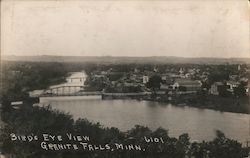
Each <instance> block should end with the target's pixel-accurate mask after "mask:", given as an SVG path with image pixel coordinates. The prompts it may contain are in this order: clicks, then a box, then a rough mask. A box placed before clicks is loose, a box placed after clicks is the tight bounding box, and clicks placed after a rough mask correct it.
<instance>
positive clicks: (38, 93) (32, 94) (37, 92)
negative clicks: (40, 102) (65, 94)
mask: <svg viewBox="0 0 250 158" xmlns="http://www.w3.org/2000/svg"><path fill="white" fill-rule="evenodd" d="M43 93H45V91H44V90H33V91H31V92H29V96H30V97H31V98H35V97H39V96H41V95H42V94H43Z"/></svg>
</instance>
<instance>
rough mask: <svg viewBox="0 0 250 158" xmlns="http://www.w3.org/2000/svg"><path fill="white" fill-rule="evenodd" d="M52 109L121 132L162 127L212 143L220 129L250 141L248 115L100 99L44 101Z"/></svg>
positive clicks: (232, 136) (234, 136)
mask: <svg viewBox="0 0 250 158" xmlns="http://www.w3.org/2000/svg"><path fill="white" fill-rule="evenodd" d="M43 102H47V103H50V105H51V106H52V108H53V109H58V110H61V111H64V112H67V113H70V114H72V116H73V118H74V119H78V118H87V119H88V120H90V121H93V122H100V123H101V124H102V125H103V126H106V127H117V128H119V129H120V130H122V131H126V130H129V129H131V128H133V127H134V125H136V124H138V125H143V126H147V127H149V128H150V129H152V130H155V129H157V128H158V127H163V128H165V129H168V130H169V135H170V136H174V137H178V136H179V135H180V134H183V133H188V134H189V135H190V137H191V139H192V140H197V141H201V140H212V139H213V138H214V137H215V130H221V131H222V132H224V133H225V135H226V136H227V137H229V138H232V139H236V140H238V141H240V142H244V141H246V139H248V138H249V115H247V114H238V113H230V112H219V111H215V110H209V109H198V108H193V107H188V106H185V107H177V106H173V105H171V104H168V103H158V102H152V101H137V100H102V99H101V98H98V97H84V98H81V97H80V98H79V97H78V98H75V99H72V97H63V99H58V98H56V97H54V98H53V99H48V100H46V98H43Z"/></svg>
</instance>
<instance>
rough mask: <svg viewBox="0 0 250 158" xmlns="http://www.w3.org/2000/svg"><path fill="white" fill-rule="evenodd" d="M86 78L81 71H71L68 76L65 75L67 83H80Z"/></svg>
mask: <svg viewBox="0 0 250 158" xmlns="http://www.w3.org/2000/svg"><path fill="white" fill-rule="evenodd" d="M85 80H86V75H85V73H84V72H82V73H72V75H71V76H70V77H67V83H81V84H84V82H85Z"/></svg>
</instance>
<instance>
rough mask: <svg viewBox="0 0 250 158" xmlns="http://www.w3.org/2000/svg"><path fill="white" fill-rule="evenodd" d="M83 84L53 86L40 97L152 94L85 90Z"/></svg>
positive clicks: (146, 93) (145, 93)
mask: <svg viewBox="0 0 250 158" xmlns="http://www.w3.org/2000/svg"><path fill="white" fill-rule="evenodd" d="M83 90H84V86H83V85H79V84H78V85H77V84H62V85H57V86H52V87H50V88H48V89H46V90H44V91H43V92H42V93H41V94H40V95H38V97H57V96H97V95H100V96H102V97H136V96H145V95H149V94H151V92H140V93H105V92H102V91H88V92H87V91H83Z"/></svg>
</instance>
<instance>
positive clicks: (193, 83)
mask: <svg viewBox="0 0 250 158" xmlns="http://www.w3.org/2000/svg"><path fill="white" fill-rule="evenodd" d="M86 72H87V74H88V77H87V79H86V81H85V88H84V91H102V92H104V93H108V94H110V93H112V94H116V93H118V94H121V95H111V96H110V95H107V97H106V98H111V99H115V98H119V99H121V98H135V99H143V100H153V101H164V102H166V101H168V102H171V103H176V104H178V105H185V103H189V104H191V105H192V104H194V103H195V104H201V103H203V106H206V105H204V104H211V105H207V107H208V108H213V107H211V106H212V105H217V104H220V103H221V104H223V106H225V104H226V106H227V107H225V108H222V109H219V110H222V111H235V112H243V113H248V107H247V103H248V99H247V96H249V88H250V84H249V73H250V69H249V67H248V66H247V65H244V64H235V65H228V64H227V65H194V64H193V65H192V64H188V65H181V64H179V65H178V64H176V65H157V66H156V65H114V66H95V68H92V69H91V71H86ZM136 94H137V95H136ZM242 98H245V99H242ZM242 100H245V103H242ZM209 101H212V102H209ZM241 104H244V105H241ZM230 106H234V107H230ZM207 107H206V108H207ZM241 107H242V108H244V109H241ZM227 108H228V109H227ZM230 108H233V109H234V110H232V109H230ZM235 108H236V109H237V110H239V109H240V111H237V110H236V109H235ZM213 109H214V108H213Z"/></svg>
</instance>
